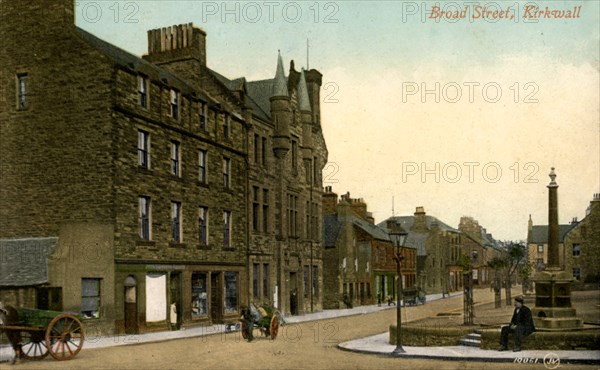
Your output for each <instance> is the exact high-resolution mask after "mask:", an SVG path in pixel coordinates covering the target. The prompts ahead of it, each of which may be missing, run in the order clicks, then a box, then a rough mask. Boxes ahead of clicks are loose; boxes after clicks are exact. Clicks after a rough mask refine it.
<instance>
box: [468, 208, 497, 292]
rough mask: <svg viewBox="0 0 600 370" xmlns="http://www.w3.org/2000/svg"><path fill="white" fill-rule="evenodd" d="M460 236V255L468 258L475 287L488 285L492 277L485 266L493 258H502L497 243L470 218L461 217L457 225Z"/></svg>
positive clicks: (491, 272) (490, 270)
mask: <svg viewBox="0 0 600 370" xmlns="http://www.w3.org/2000/svg"><path fill="white" fill-rule="evenodd" d="M458 229H459V230H460V231H461V232H462V235H461V247H460V249H461V254H462V255H465V256H467V257H468V258H469V260H470V262H471V266H472V271H473V284H474V285H475V286H479V287H481V286H487V285H489V284H490V283H491V282H492V280H493V278H494V276H493V273H494V272H493V271H492V269H490V268H489V267H488V266H487V264H488V262H489V261H491V260H492V259H494V258H495V257H500V258H501V257H503V256H504V250H503V249H502V248H501V247H500V245H499V243H498V242H497V241H496V240H495V239H494V238H493V237H492V235H491V234H489V233H488V232H487V230H486V229H485V228H483V227H482V226H481V225H479V222H478V221H477V220H475V219H473V218H472V217H467V216H465V217H461V218H460V222H459V224H458Z"/></svg>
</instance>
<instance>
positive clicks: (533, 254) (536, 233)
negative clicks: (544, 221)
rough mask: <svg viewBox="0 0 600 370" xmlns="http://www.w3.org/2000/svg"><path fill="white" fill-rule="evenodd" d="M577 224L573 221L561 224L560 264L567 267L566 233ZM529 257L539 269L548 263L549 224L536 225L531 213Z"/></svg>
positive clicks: (528, 230)
mask: <svg viewBox="0 0 600 370" xmlns="http://www.w3.org/2000/svg"><path fill="white" fill-rule="evenodd" d="M575 225H576V223H571V224H567V225H559V234H558V235H559V236H558V238H559V239H558V240H559V244H558V252H559V259H558V260H559V265H560V267H561V268H565V246H564V240H565V235H566V234H567V233H568V232H569V231H570V230H571V229H572V228H573V227H574V226H575ZM527 257H528V258H527V259H528V261H529V263H530V264H532V265H533V266H534V268H535V269H536V270H537V271H541V270H543V269H544V267H545V266H546V264H547V263H548V225H534V224H533V220H532V219H531V215H529V221H528V223H527Z"/></svg>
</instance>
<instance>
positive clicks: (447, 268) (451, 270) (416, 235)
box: [378, 207, 462, 294]
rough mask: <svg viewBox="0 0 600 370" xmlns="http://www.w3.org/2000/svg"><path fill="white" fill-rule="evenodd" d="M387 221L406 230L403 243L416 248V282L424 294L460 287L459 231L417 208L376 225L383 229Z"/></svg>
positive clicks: (449, 290) (450, 290)
mask: <svg viewBox="0 0 600 370" xmlns="http://www.w3.org/2000/svg"><path fill="white" fill-rule="evenodd" d="M390 221H395V222H398V223H400V225H401V226H402V228H403V229H404V230H406V231H408V236H407V238H406V242H405V245H406V246H410V247H412V248H415V249H416V254H417V265H416V275H417V276H416V283H415V285H416V286H417V287H419V288H420V289H422V290H423V291H424V292H425V293H427V294H435V293H448V292H452V291H455V290H458V289H459V287H460V286H461V285H460V284H461V281H462V280H461V279H460V278H459V276H460V267H459V265H458V260H459V257H460V239H461V233H460V231H459V230H457V229H455V228H453V227H450V226H448V225H447V224H445V223H443V222H442V221H440V220H439V219H437V218H436V217H433V216H429V215H427V214H426V213H425V209H424V208H423V207H417V208H416V210H415V213H414V215H413V216H393V217H390V218H388V219H387V220H385V221H383V222H381V223H379V224H378V226H380V227H383V228H387V225H388V223H389V222H390Z"/></svg>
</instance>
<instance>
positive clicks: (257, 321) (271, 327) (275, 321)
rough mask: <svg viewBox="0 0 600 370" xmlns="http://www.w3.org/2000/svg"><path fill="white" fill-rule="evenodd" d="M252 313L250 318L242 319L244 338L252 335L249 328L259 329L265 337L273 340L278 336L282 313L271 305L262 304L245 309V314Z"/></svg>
mask: <svg viewBox="0 0 600 370" xmlns="http://www.w3.org/2000/svg"><path fill="white" fill-rule="evenodd" d="M246 315H250V319H246V320H244V319H243V320H242V322H241V332H242V337H243V338H244V339H248V337H249V336H250V332H249V330H254V329H259V330H260V332H261V333H262V334H263V335H264V336H265V337H270V338H271V340H275V338H277V334H278V333H279V325H281V321H282V320H281V313H280V312H279V311H277V310H274V309H273V308H271V307H266V306H262V307H260V308H257V307H256V306H255V305H254V304H250V307H249V308H248V309H246V310H245V312H244V313H243V316H244V317H245V316H246Z"/></svg>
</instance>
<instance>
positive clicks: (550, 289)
mask: <svg viewBox="0 0 600 370" xmlns="http://www.w3.org/2000/svg"><path fill="white" fill-rule="evenodd" d="M549 176H550V184H548V186H547V187H548V264H547V265H546V268H545V269H544V270H543V271H540V272H538V273H537V274H536V275H535V276H534V278H533V280H534V281H535V307H534V308H533V309H532V310H531V312H532V314H533V316H534V319H533V320H534V323H535V327H536V329H537V330H541V331H544V330H548V331H555V330H569V329H574V328H580V327H582V326H583V321H582V320H581V319H579V318H577V317H576V315H577V313H576V311H575V309H574V308H573V307H571V283H572V281H573V276H572V275H571V274H570V273H568V272H566V271H564V270H562V269H561V267H560V263H559V251H558V243H559V227H558V184H557V183H556V173H554V167H552V170H551V171H550V174H549Z"/></svg>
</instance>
